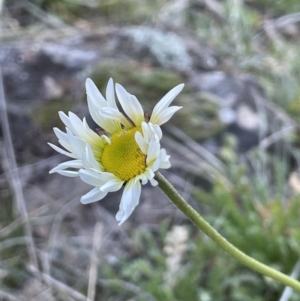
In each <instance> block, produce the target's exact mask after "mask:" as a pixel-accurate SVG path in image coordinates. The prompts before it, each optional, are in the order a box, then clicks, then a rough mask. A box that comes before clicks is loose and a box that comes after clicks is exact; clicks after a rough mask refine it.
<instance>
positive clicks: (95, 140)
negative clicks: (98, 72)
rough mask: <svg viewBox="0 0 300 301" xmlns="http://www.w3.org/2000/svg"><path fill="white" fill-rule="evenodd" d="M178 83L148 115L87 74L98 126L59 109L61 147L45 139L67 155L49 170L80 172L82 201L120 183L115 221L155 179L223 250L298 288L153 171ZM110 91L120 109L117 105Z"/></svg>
mask: <svg viewBox="0 0 300 301" xmlns="http://www.w3.org/2000/svg"><path fill="white" fill-rule="evenodd" d="M183 87H184V85H183V84H180V85H178V86H176V87H174V88H173V89H172V90H171V91H169V92H168V93H167V94H166V95H165V96H164V97H163V98H162V99H161V100H160V101H159V102H158V103H157V104H156V106H155V107H154V109H153V111H152V114H151V115H148V114H145V113H144V110H143V108H142V106H141V104H140V102H139V101H138V100H137V98H136V97H135V96H134V95H131V94H130V93H128V92H127V91H126V90H125V89H124V88H123V87H122V86H121V85H119V84H116V85H115V87H114V84H113V80H112V79H110V80H109V82H108V85H107V88H106V98H104V97H103V95H102V94H101V93H100V92H99V90H98V89H97V87H96V86H95V84H94V83H93V81H92V80H91V79H87V80H86V92H87V101H88V106H89V111H90V114H91V116H92V118H93V119H94V121H95V122H96V123H97V124H98V125H99V127H100V130H99V131H98V132H95V131H93V130H92V129H91V128H90V127H89V126H88V124H87V122H86V120H85V118H84V119H83V120H81V119H80V118H79V117H78V116H76V115H75V114H74V113H72V112H69V114H68V115H66V114H65V113H63V112H59V116H60V118H61V120H62V121H63V123H64V124H65V126H66V132H63V131H61V130H59V129H58V128H54V133H55V134H56V136H57V138H58V142H59V143H60V144H61V146H62V147H64V148H65V149H62V148H60V147H57V146H56V145H53V144H51V143H49V145H50V146H51V147H52V148H53V149H54V150H56V151H57V152H59V153H61V154H64V155H66V156H68V157H70V158H72V160H70V161H67V162H64V163H61V164H59V165H58V166H56V167H55V168H53V169H52V170H51V171H50V173H54V172H57V173H59V174H61V175H64V176H68V177H80V178H81V180H82V181H84V182H86V183H88V184H90V185H91V186H94V188H93V189H92V190H91V191H89V192H88V193H87V194H85V195H83V196H82V197H81V203H83V204H88V203H92V202H96V201H98V200H101V199H103V198H104V197H105V196H106V195H107V194H108V193H109V192H113V191H117V190H119V189H121V188H122V187H123V186H124V191H123V195H122V198H121V202H120V207H119V211H118V212H117V214H116V219H117V221H118V222H119V225H121V224H122V223H124V222H125V221H126V220H127V219H128V217H129V216H130V215H131V214H132V212H133V211H134V209H135V207H136V206H137V205H138V203H139V199H140V195H141V185H144V184H146V183H147V182H148V181H150V183H151V184H152V186H157V185H158V186H159V187H160V188H161V190H162V191H163V192H164V193H165V194H166V195H167V196H168V197H169V199H170V200H171V201H172V202H173V204H174V205H175V206H177V208H178V209H180V210H181V211H182V212H183V213H184V214H185V215H186V216H187V217H188V218H189V219H190V220H191V221H192V222H193V223H194V224H195V226H196V227H198V228H199V229H200V230H202V231H203V232H204V233H205V234H206V235H207V236H209V237H210V238H211V239H212V240H213V241H214V242H215V243H216V244H217V245H218V246H219V247H220V248H222V249H223V250H224V251H226V252H227V253H228V254H230V255H231V256H233V257H234V258H236V259H237V260H239V261H240V262H241V263H243V264H245V265H246V266H248V267H250V268H251V269H253V270H256V271H258V272H260V273H261V274H263V275H265V276H268V277H271V278H273V279H275V280H277V281H279V282H281V283H283V284H285V285H287V286H290V287H292V288H294V289H296V290H297V291H299V292H300V283H299V282H298V281H296V280H295V279H293V278H291V277H289V276H287V275H285V274H283V273H281V272H279V271H277V270H274V269H272V268H270V267H268V266H266V265H264V264H262V263H261V262H259V261H257V260H255V259H253V258H252V257H250V256H248V255H246V254H245V253H243V252H242V251H240V250H239V249H238V248H236V247H235V246H233V245H232V244H231V243H230V242H228V241H227V240H226V239H225V238H224V237H223V236H221V235H220V234H219V233H218V232H217V231H216V230H215V229H214V228H213V227H212V226H211V225H210V224H209V223H207V222H206V221H205V220H204V219H203V218H202V216H201V215H200V214H199V213H198V212H197V211H195V210H194V209H193V208H192V207H191V206H190V205H189V204H188V203H187V202H186V201H185V200H184V199H183V198H182V196H181V195H180V194H179V193H178V192H177V191H176V189H175V188H174V187H173V186H172V185H171V184H170V183H169V182H168V180H167V179H166V178H165V177H164V176H163V175H161V174H160V173H159V171H158V170H159V169H160V168H162V169H166V168H169V167H170V166H171V164H170V161H169V159H170V156H169V155H167V152H166V150H165V149H163V148H161V145H160V140H161V139H162V136H163V134H162V130H161V128H160V126H161V125H162V124H164V123H166V122H167V121H169V119H170V118H171V117H172V116H173V115H174V113H176V112H177V111H178V110H179V109H180V108H181V107H178V106H171V107H170V104H171V103H172V101H173V100H174V99H175V97H176V96H177V95H178V94H179V93H180V92H181V91H182V89H183ZM115 92H116V95H117V98H118V100H119V103H120V105H121V107H122V109H123V111H124V113H123V112H122V111H121V110H120V109H119V107H118V106H117V102H116V98H115Z"/></svg>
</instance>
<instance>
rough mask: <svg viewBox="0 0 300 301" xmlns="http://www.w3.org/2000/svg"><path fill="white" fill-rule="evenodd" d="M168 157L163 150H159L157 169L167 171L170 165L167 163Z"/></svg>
mask: <svg viewBox="0 0 300 301" xmlns="http://www.w3.org/2000/svg"><path fill="white" fill-rule="evenodd" d="M169 159H170V156H169V155H167V152H166V150H165V149H164V148H162V149H161V150H160V167H159V168H163V169H167V168H170V167H171V163H170V161H169Z"/></svg>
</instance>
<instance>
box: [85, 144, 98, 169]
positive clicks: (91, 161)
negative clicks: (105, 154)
mask: <svg viewBox="0 0 300 301" xmlns="http://www.w3.org/2000/svg"><path fill="white" fill-rule="evenodd" d="M82 163H83V165H84V167H85V168H87V169H89V168H93V169H96V170H98V171H100V168H99V167H100V164H99V163H98V162H97V161H96V159H95V156H94V154H93V151H92V149H91V147H90V146H89V145H88V144H87V145H86V147H85V152H84V153H83V155H82Z"/></svg>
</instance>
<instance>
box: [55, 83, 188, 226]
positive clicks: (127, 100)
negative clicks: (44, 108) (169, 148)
mask: <svg viewBox="0 0 300 301" xmlns="http://www.w3.org/2000/svg"><path fill="white" fill-rule="evenodd" d="M183 87H184V85H183V84H180V85H178V86H176V87H175V88H173V89H172V90H171V91H170V92H168V93H167V94H166V95H165V96H164V97H163V98H162V99H161V100H160V101H159V102H158V103H157V104H156V106H155V107H154V109H153V112H152V114H151V116H150V117H149V116H148V115H145V113H144V110H143V108H142V106H141V104H140V102H139V101H138V100H137V98H136V97H135V96H134V95H131V94H130V93H128V92H127V91H126V90H125V89H124V88H123V87H122V86H121V85H119V84H116V86H115V89H114V84H113V80H112V79H110V80H109V82H108V84H107V88H106V98H104V97H103V95H102V94H101V93H100V92H99V90H98V89H97V87H96V86H95V84H94V83H93V81H92V80H91V79H89V78H88V79H87V80H86V92H87V101H88V107H89V111H90V114H91V116H92V118H93V119H94V121H95V122H96V123H97V124H98V125H99V127H100V128H101V129H100V130H99V131H98V133H96V132H95V131H93V130H92V129H91V128H90V127H89V126H88V124H87V122H86V120H85V118H84V119H83V120H81V119H80V118H79V117H78V116H76V115H75V114H73V113H72V112H69V114H68V115H66V114H65V113H63V112H59V116H60V118H61V120H62V121H63V123H64V124H65V126H66V132H63V131H61V130H59V129H58V128H54V133H55V134H56V136H57V138H58V142H59V143H60V144H61V145H62V146H63V147H64V148H65V149H62V148H59V147H57V146H56V145H53V144H51V143H49V145H50V146H51V147H52V148H54V149H55V150H56V151H57V152H59V153H62V154H64V155H66V156H68V157H70V158H72V160H71V161H67V162H64V163H61V164H59V165H58V166H56V167H55V168H53V169H52V170H51V171H50V173H54V172H57V173H59V174H61V175H64V176H69V177H77V176H79V177H80V178H81V179H82V181H84V182H86V183H88V184H90V185H92V186H94V188H93V189H92V190H91V191H89V192H88V193H87V194H85V195H83V196H82V197H81V202H82V203H83V204H88V203H92V202H96V201H98V200H101V199H103V198H104V197H105V196H106V195H107V193H109V192H113V191H117V190H119V189H120V188H121V187H123V186H124V191H123V195H122V198H121V202H120V209H119V211H118V213H117V215H116V219H117V221H118V222H119V225H121V224H122V223H123V222H124V221H125V220H126V219H127V218H128V217H129V216H130V215H131V213H132V212H133V210H134V208H135V207H136V206H137V205H138V203H139V199H140V194H141V184H146V183H147V182H148V181H150V183H151V184H152V185H153V186H156V185H157V182H156V180H155V179H154V175H155V172H156V171H157V170H158V169H160V168H164V169H166V168H169V167H170V166H171V164H170V161H169V158H170V156H169V155H167V153H166V150H165V149H163V148H161V146H160V140H161V138H162V131H161V128H160V126H161V125H162V124H164V123H165V122H167V121H168V120H169V119H170V118H171V117H172V116H173V114H174V113H175V112H176V111H178V110H179V109H180V108H181V107H178V106H171V107H170V104H171V103H172V101H173V100H174V98H175V97H176V96H177V95H178V94H179V93H180V92H181V90H182V89H183ZM115 92H116V95H117V97H118V100H119V103H120V105H121V107H122V110H123V111H124V113H122V111H120V110H119V107H118V106H117V104H116V98H115ZM70 169H71V170H70Z"/></svg>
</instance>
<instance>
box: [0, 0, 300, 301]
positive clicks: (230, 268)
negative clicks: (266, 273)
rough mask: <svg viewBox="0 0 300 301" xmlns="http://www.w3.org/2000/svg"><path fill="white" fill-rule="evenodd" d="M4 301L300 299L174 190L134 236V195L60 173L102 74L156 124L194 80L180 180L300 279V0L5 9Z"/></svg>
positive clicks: (114, 0)
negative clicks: (187, 212) (71, 117)
mask: <svg viewBox="0 0 300 301" xmlns="http://www.w3.org/2000/svg"><path fill="white" fill-rule="evenodd" d="M0 13H1V19H0V26H1V27H0V28H1V41H0V62H1V73H2V76H1V78H0V113H1V116H0V121H1V131H0V155H1V162H0V200H1V201H0V300H4V301H6V300H18V301H19V300H20V301H27V300H35V301H38V300H43V301H44V300H49V301H53V300H59V301H60V300H67V301H69V300H70V301H71V300H72V301H77V300H80V301H81V300H90V301H133V300H134V301H144V300H145V301H146V300H149V301H158V300H164V301H247V300H249V301H250V300H251V301H275V300H279V301H297V300H300V296H299V294H296V293H294V294H293V293H292V292H291V291H288V290H286V289H285V288H284V287H283V285H281V284H279V283H276V282H275V281H273V280H271V279H268V278H265V277H262V276H261V275H259V274H257V273H255V272H253V271H251V270H249V269H248V268H246V267H244V266H242V265H241V264H240V263H238V262H237V261H236V260H234V259H231V258H230V257H229V256H228V255H227V254H225V253H224V252H223V251H220V250H219V249H218V248H217V247H216V245H215V244H214V243H213V242H211V240H210V239H209V238H207V237H206V236H205V235H204V234H203V233H201V232H199V231H198V230H197V229H195V227H194V226H193V225H191V223H190V222H189V221H188V220H186V218H185V217H184V216H183V215H182V214H181V213H180V212H178V211H177V210H176V209H175V207H174V206H173V205H172V204H171V203H170V202H169V201H168V199H167V198H166V197H165V196H164V195H163V194H162V193H161V191H160V190H159V188H157V187H156V188H153V187H151V186H148V185H147V186H144V187H143V188H144V189H143V191H142V196H141V200H140V205H139V206H138V207H137V208H136V210H135V211H134V213H133V214H132V216H131V217H130V218H129V219H128V221H126V222H125V224H124V225H122V226H121V227H119V226H118V225H117V222H116V221H115V217H114V216H115V214H116V212H117V210H118V206H119V201H120V198H121V192H118V193H114V194H109V196H107V197H106V198H105V199H104V200H102V201H100V202H97V203H94V204H91V205H82V204H80V201H79V200H80V196H81V195H83V194H85V193H86V192H87V191H89V190H90V187H89V186H88V185H87V184H85V183H83V182H81V181H80V180H79V179H77V178H66V177H63V176H60V175H58V174H51V175H49V174H48V172H49V170H50V169H51V168H53V167H55V166H56V165H57V164H59V163H60V162H63V161H66V160H67V158H66V157H64V156H62V155H59V154H57V153H55V152H54V151H53V150H52V149H51V148H50V147H49V146H48V145H47V144H46V143H47V141H48V142H52V143H54V144H57V139H56V137H55V136H54V134H53V130H52V129H53V127H56V126H57V127H59V128H61V129H62V130H64V127H63V124H62V122H61V121H60V120H59V118H58V111H60V110H61V111H64V112H65V113H67V112H68V111H69V110H70V111H72V112H74V113H76V114H78V115H79V116H80V117H81V118H83V117H84V116H86V117H87V119H88V122H89V123H90V126H91V127H92V128H94V129H95V128H96V125H95V124H94V123H93V122H92V120H91V118H90V116H89V113H88V110H87V104H86V94H85V88H84V82H85V79H86V78H87V77H90V78H92V79H93V80H94V82H95V83H96V85H97V86H98V87H99V89H100V90H101V91H102V93H104V92H105V87H106V83H107V81H108V79H109V78H110V77H113V79H114V81H115V82H119V83H120V84H122V85H123V86H124V87H125V88H126V89H127V90H128V91H129V92H130V93H131V94H134V95H136V96H137V98H138V99H139V100H140V102H141V103H142V105H143V107H144V108H146V111H147V112H149V113H151V111H152V108H153V106H154V105H155V104H156V103H157V102H158V101H159V100H160V99H161V98H162V97H163V96H164V95H165V94H166V93H167V92H168V91H169V90H170V89H171V88H173V87H174V86H176V85H177V84H179V83H182V82H183V83H185V84H186V86H185V89H184V91H183V92H182V93H181V94H180V95H179V96H178V97H177V98H176V100H175V102H174V104H176V105H180V106H183V108H182V110H180V111H179V112H178V113H176V115H175V116H174V117H173V119H172V120H171V122H169V123H168V124H166V125H165V126H164V128H163V130H164V133H165V135H164V137H163V141H162V143H163V146H164V147H165V148H166V149H167V152H168V153H170V155H171V163H172V167H171V168H170V169H169V170H166V171H164V172H163V173H164V175H165V176H166V177H167V178H168V179H169V180H170V181H171V182H172V183H173V184H174V185H175V186H176V188H177V189H178V190H179V191H180V193H181V194H182V195H183V196H184V197H185V198H186V200H187V201H188V202H189V203H190V204H191V205H192V206H193V207H194V208H196V209H197V210H198V211H199V212H201V214H202V215H203V216H204V217H205V218H206V219H207V220H208V221H209V222H210V223H211V224H212V225H213V226H214V227H215V228H216V229H218V230H219V231H220V232H221V233H222V234H223V235H224V236H225V237H226V238H227V239H228V240H229V241H230V242H232V243H233V244H234V245H236V246H237V247H239V248H240V249H241V250H243V251H244V252H246V253H247V254H249V255H250V256H253V257H254V258H256V259H258V260H261V261H262V262H264V263H266V264H268V265H270V266H272V267H274V268H277V269H279V270H281V271H283V272H284V273H287V274H292V275H293V276H294V277H298V272H299V268H300V261H299V256H300V254H299V253H300V219H299V213H300V209H299V208H300V206H299V205H300V204H299V203H300V196H299V193H300V177H299V175H298V171H297V170H298V166H299V160H300V138H299V128H298V124H299V122H300V118H299V116H300V97H299V92H300V91H299V90H300V88H299V81H300V72H299V70H300V69H299V67H300V60H299V51H300V2H299V1H298V0H287V1H283V0H276V1H274V0H244V1H243V0H173V1H168V0H162V1H158V0H152V1H146V0H139V1H137V0H136V1H133V0H128V1H121V0H31V1H29V0H7V1H0Z"/></svg>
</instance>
